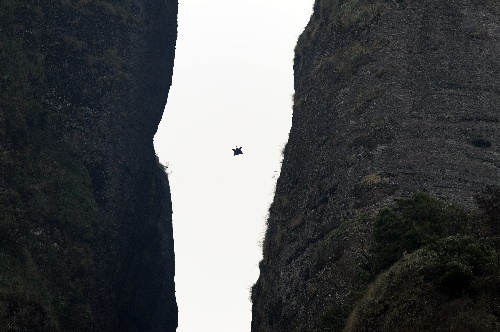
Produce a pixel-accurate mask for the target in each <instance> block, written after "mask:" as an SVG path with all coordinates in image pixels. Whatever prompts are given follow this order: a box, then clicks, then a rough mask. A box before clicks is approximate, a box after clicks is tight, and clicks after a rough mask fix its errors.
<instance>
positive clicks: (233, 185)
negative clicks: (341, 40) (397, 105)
mask: <svg viewBox="0 0 500 332" xmlns="http://www.w3.org/2000/svg"><path fill="white" fill-rule="evenodd" d="M179 2H180V3H179V18H178V20H179V21H178V22H179V23H178V25H179V34H178V38H177V49H176V55H175V66H174V77H173V84H172V87H171V90H170V94H169V97H168V103H167V106H166V109H165V113H164V115H163V120H162V122H161V124H160V128H159V130H158V133H157V134H156V136H155V148H156V151H157V153H158V155H159V157H160V160H161V161H162V162H163V163H164V164H168V171H169V173H170V175H169V179H170V187H171V192H172V203H173V211H174V213H173V222H174V224H173V226H174V241H175V255H176V277H175V282H176V296H177V304H178V306H179V328H178V329H177V331H178V332H248V331H250V322H251V302H250V299H249V297H250V287H251V286H252V285H253V284H254V283H255V281H256V280H257V278H258V276H259V269H258V263H259V261H260V260H261V257H262V248H261V247H260V242H261V241H262V239H263V236H264V232H265V221H266V218H267V211H268V208H269V205H270V203H271V201H272V198H273V192H274V186H275V183H276V179H277V176H278V175H279V170H280V160H281V158H282V156H281V150H282V149H283V146H284V144H285V143H286V141H287V139H288V133H289V130H290V126H291V120H292V96H293V49H294V47H295V44H296V41H297V38H298V36H299V34H300V33H301V32H302V30H303V29H304V27H305V25H306V24H307V22H308V20H309V17H310V15H311V12H312V6H313V0H210V1H209V0H180V1H179ZM235 146H238V147H239V146H241V147H242V151H243V154H242V155H239V156H233V152H232V150H231V149H232V148H234V147H235Z"/></svg>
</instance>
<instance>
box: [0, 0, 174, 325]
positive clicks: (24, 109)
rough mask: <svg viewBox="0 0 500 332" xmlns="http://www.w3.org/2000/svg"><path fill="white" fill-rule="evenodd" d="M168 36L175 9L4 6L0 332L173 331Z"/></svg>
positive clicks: (127, 2) (167, 0) (55, 2)
mask: <svg viewBox="0 0 500 332" xmlns="http://www.w3.org/2000/svg"><path fill="white" fill-rule="evenodd" d="M176 36H177V1H176V0H162V1H140V0H123V1H121V0H120V1H117V0H110V1H107V0H105V1H87V0H81V1H68V0H48V1H36V0H22V1H9V0H6V1H1V2H0V68H1V70H0V142H1V144H0V169H1V172H0V208H1V211H0V234H1V235H0V236H1V238H0V266H1V268H0V326H2V328H0V330H2V331H4V330H5V331H175V330H176V327H177V305H176V300H175V290H174V251H173V236H172V208H171V200H170V190H169V184H168V178H167V175H166V174H165V171H164V169H163V167H162V166H161V165H160V164H159V162H158V159H157V157H156V155H155V152H154V148H153V136H154V134H155V132H156V130H157V126H158V124H159V122H160V119H161V116H162V113H163V109H164V106H165V103H166V101H167V95H168V91H169V88H170V84H171V78H172V69H173V60H174V51H175V42H176Z"/></svg>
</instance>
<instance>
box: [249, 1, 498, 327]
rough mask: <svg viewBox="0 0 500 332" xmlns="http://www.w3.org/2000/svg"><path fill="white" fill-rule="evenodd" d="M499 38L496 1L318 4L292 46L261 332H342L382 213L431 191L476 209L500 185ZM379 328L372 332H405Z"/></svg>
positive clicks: (260, 297)
mask: <svg viewBox="0 0 500 332" xmlns="http://www.w3.org/2000/svg"><path fill="white" fill-rule="evenodd" d="M499 32H500V12H499V3H498V1H479V0H477V1H476V0H456V1H440V0H437V1H435V0H432V1H431V0H429V1H427V0H425V1H382V0H379V1H376V0H374V1H349V0H347V1H334V0H317V1H316V3H315V4H314V13H313V15H312V17H311V19H310V22H309V24H308V25H307V27H306V29H305V31H304V32H303V34H302V35H301V37H300V38H299V41H298V44H297V47H296V50H295V64H294V71H295V96H294V108H293V122H292V128H291V131H290V136H289V141H288V144H287V146H286V148H285V153H284V160H283V165H282V170H281V175H280V178H279V179H278V182H277V187H276V193H275V198H274V202H273V204H272V205H271V207H270V211H269V212H270V213H269V219H268V229H267V232H266V235H265V240H264V245H263V251H264V257H263V260H262V262H261V263H260V277H259V280H258V281H257V283H256V284H255V285H254V287H253V288H252V301H253V312H252V331H254V332H257V331H259V332H264V331H274V332H276V331H287V332H289V331H342V330H343V329H344V328H345V326H346V320H347V317H348V316H349V315H350V314H351V312H352V310H353V308H354V307H355V305H356V303H357V302H358V301H359V299H360V298H362V297H363V296H365V297H366V296H367V295H366V294H365V292H366V290H367V287H368V285H369V284H370V282H368V281H366V279H365V278H364V277H363V275H362V274H363V271H362V269H361V268H360V266H361V265H362V263H363V262H364V261H365V258H366V257H367V253H369V252H370V250H371V248H372V243H373V236H372V232H373V227H374V220H375V216H376V214H377V211H378V210H379V209H380V208H382V207H384V206H391V205H392V204H394V199H395V198H398V197H409V196H410V195H412V194H413V193H414V192H416V191H424V192H428V193H431V194H433V195H436V196H438V197H441V198H443V199H445V200H447V201H449V202H454V203H458V204H461V205H463V206H465V207H467V208H471V209H474V203H473V196H474V195H476V194H477V193H478V192H480V191H481V190H483V189H484V188H485V187H486V186H487V185H494V184H498V183H499V180H500V168H499V165H500V146H499V144H500V141H499V136H498V132H499V129H500V113H499V109H500V75H499V73H500V61H499V58H500V57H499V53H500V39H499ZM419 257H420V256H419ZM400 265H401V266H402V265H404V264H403V263H401V264H400ZM398 273H399V272H398ZM400 274H402V273H400ZM385 279H391V278H390V277H386V278H385ZM404 280H405V279H404V278H403V281H401V280H398V283H397V287H393V288H395V289H400V290H401V289H404V288H405V287H408V285H407V284H405V283H404ZM407 280H410V279H407ZM394 284H396V283H394ZM371 287H372V292H377V291H374V290H373V287H375V286H373V285H372V286H371ZM375 289H378V292H382V291H380V287H379V288H376V287H375ZM396 292H397V290H396ZM363 294H365V295H363ZM391 294H392V295H391V296H393V295H394V289H393V290H392V293H391ZM413 296H415V294H413ZM417 296H418V295H417ZM385 300H387V299H380V298H379V299H378V301H379V302H377V303H381V301H382V302H383V301H385ZM387 301H388V302H387V303H390V301H389V300H387ZM368 302H369V301H368ZM372 304H373V303H372ZM387 308H389V305H388V307H387ZM387 308H385V310H386V311H385V312H387V311H388V310H389V309H387ZM462 309H463V308H462ZM495 310H496V309H495ZM458 311H460V310H457V312H458ZM383 313H384V311H383V310H382V311H381V312H378V313H377V315H379V316H375V318H374V317H372V322H373V321H375V320H377V319H379V320H380V321H381V319H380V317H382V316H383ZM414 313H415V312H413V314H414ZM351 316H352V315H351ZM377 317H378V318H377ZM394 317H396V318H400V320H401V321H404V319H403V317H402V316H401V317H398V316H397V315H396V316H394ZM408 317H409V316H408ZM412 317H413V316H412ZM464 317H465V316H464ZM491 317H495V316H494V315H493V316H491ZM367 320H369V319H367ZM416 322H417V321H416V320H415V321H414V324H417V323H416ZM379 323H380V324H381V325H380V324H379V325H376V324H374V325H373V326H370V327H369V328H366V329H365V330H366V331H378V330H380V331H384V330H385V331H389V330H390V331H396V330H398V329H397V328H394V327H393V328H392V329H391V328H388V327H386V328H384V327H383V324H384V322H379ZM496 324H498V316H496ZM352 326H356V327H353V329H352V330H353V331H354V330H363V328H362V327H360V326H359V325H356V324H353V325H352ZM381 326H382V327H381ZM408 326H412V324H411V323H409V324H408V325H407V326H406V327H405V328H406V329H407V330H408V328H409V327H408ZM495 326H496V328H498V325H495ZM447 328H448V330H449V329H452V327H451V325H448V327H447ZM488 328H490V329H488ZM491 328H492V327H491V326H489V327H485V328H484V329H478V330H484V331H487V330H491ZM409 329H410V330H414V331H417V330H418V328H416V327H415V326H413V328H409ZM402 330H403V329H402ZM422 330H423V331H425V328H424V329H422ZM444 330H447V329H446V325H445V327H444ZM493 330H495V327H494V328H493ZM454 331H456V330H454Z"/></svg>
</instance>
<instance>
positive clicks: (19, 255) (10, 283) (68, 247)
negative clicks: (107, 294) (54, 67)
mask: <svg viewBox="0 0 500 332" xmlns="http://www.w3.org/2000/svg"><path fill="white" fill-rule="evenodd" d="M35 7H36V6H35ZM35 7H33V8H32V7H24V6H21V4H20V3H19V2H16V1H2V2H0V29H1V30H2V35H1V36H0V38H1V39H0V45H1V47H0V63H1V68H2V72H1V73H0V140H1V142H2V144H1V145H0V174H1V177H0V184H1V187H0V326H2V327H1V328H0V330H1V331H3V330H9V331H70V330H71V331H83V330H85V329H86V328H88V326H90V322H91V320H92V314H91V310H90V307H89V305H88V299H87V298H86V297H87V296H88V294H87V292H86V289H88V284H89V282H90V281H89V280H86V276H87V275H88V271H89V270H91V269H92V268H93V257H92V250H91V241H92V240H91V239H92V235H93V234H92V232H93V222H94V219H95V215H96V203H95V200H94V197H93V193H92V190H91V189H90V188H91V183H90V177H89V175H88V173H87V170H86V169H85V167H84V166H83V165H82V164H81V162H80V161H79V160H78V158H77V156H75V155H74V154H72V152H71V151H70V149H69V148H68V147H67V146H66V145H65V144H64V143H63V142H62V140H61V138H60V137H58V134H57V132H58V130H57V129H56V128H57V127H58V126H60V125H61V124H62V121H63V120H64V115H61V114H58V113H57V112H56V111H54V110H52V109H50V108H48V107H47V106H46V105H44V104H43V103H42V102H41V100H40V96H41V95H42V94H43V92H44V91H43V90H42V89H43V86H44V84H43V80H44V72H43V68H44V65H43V56H42V54H41V53H40V51H39V50H38V49H37V48H36V47H33V45H34V44H36V40H35V39H36V38H35V39H30V38H28V37H27V36H24V35H23V34H24V33H25V32H26V31H27V27H26V26H25V24H28V23H27V22H24V21H22V20H18V19H17V17H24V15H25V13H24V14H22V15H21V14H20V11H26V10H28V11H29V10H33V15H36V8H35ZM33 38H34V37H33Z"/></svg>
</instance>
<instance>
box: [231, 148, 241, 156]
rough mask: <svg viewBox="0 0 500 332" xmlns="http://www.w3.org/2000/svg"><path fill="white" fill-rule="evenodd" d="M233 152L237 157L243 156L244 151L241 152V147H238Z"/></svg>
mask: <svg viewBox="0 0 500 332" xmlns="http://www.w3.org/2000/svg"><path fill="white" fill-rule="evenodd" d="M232 150H233V153H234V155H235V156H237V155H239V154H243V151H241V146H240V147H238V146H236V148H235V149H232Z"/></svg>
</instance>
